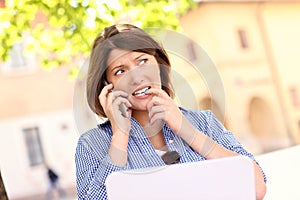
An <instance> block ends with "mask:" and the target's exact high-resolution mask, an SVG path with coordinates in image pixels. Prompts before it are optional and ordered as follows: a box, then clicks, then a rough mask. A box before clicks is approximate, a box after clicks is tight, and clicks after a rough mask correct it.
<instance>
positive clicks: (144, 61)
mask: <svg viewBox="0 0 300 200" xmlns="http://www.w3.org/2000/svg"><path fill="white" fill-rule="evenodd" d="M147 61H148V58H144V59H142V60H140V61H139V65H143V64H145V63H146V62H147Z"/></svg>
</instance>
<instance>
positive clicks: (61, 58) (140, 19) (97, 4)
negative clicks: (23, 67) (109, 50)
mask: <svg viewBox="0 0 300 200" xmlns="http://www.w3.org/2000/svg"><path fill="white" fill-rule="evenodd" d="M193 6H195V2H194V1H193V0H106V1H105V0H59V1H53V0H7V1H6V8H0V40H1V45H0V57H1V60H2V61H6V60H7V59H8V58H9V52H10V49H11V48H12V46H13V44H14V43H16V42H20V41H23V43H24V46H25V49H24V51H33V52H35V55H36V57H37V58H39V60H40V63H41V64H42V66H43V67H45V68H49V69H51V68H54V67H57V66H63V65H74V66H76V60H77V59H80V58H82V57H83V58H86V57H88V54H89V52H90V48H91V45H92V43H93V40H94V38H95V37H96V36H97V35H98V34H99V33H100V32H101V31H102V30H103V28H104V27H106V26H109V25H112V24H114V23H132V24H135V25H137V26H139V27H141V28H147V27H160V28H166V29H173V30H176V29H178V25H179V16H180V14H182V13H184V12H186V11H187V10H188V9H189V8H192V7H193ZM25 35H26V39H25Z"/></svg>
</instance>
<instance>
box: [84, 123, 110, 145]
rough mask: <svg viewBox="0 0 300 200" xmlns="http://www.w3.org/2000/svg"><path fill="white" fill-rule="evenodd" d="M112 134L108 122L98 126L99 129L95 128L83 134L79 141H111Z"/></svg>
mask: <svg viewBox="0 0 300 200" xmlns="http://www.w3.org/2000/svg"><path fill="white" fill-rule="evenodd" d="M111 133H112V131H111V126H110V123H109V122H107V121H106V122H104V123H101V124H98V125H97V127H94V128H92V129H89V130H87V131H86V132H84V133H82V134H81V135H80V137H79V141H82V140H85V141H87V140H89V141H97V140H102V141H105V140H110V138H111Z"/></svg>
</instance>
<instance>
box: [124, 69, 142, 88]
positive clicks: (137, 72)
mask: <svg viewBox="0 0 300 200" xmlns="http://www.w3.org/2000/svg"><path fill="white" fill-rule="evenodd" d="M126 76H128V80H129V84H131V85H139V84H141V83H142V82H143V81H144V79H145V75H144V70H141V68H140V67H133V68H132V69H131V70H130V71H129V72H128V73H127V74H126Z"/></svg>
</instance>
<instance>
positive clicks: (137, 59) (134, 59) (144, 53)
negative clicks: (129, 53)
mask: <svg viewBox="0 0 300 200" xmlns="http://www.w3.org/2000/svg"><path fill="white" fill-rule="evenodd" d="M144 55H146V54H145V53H143V54H141V55H139V56H137V57H136V58H134V60H138V59H139V58H140V57H142V56H144Z"/></svg>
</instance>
